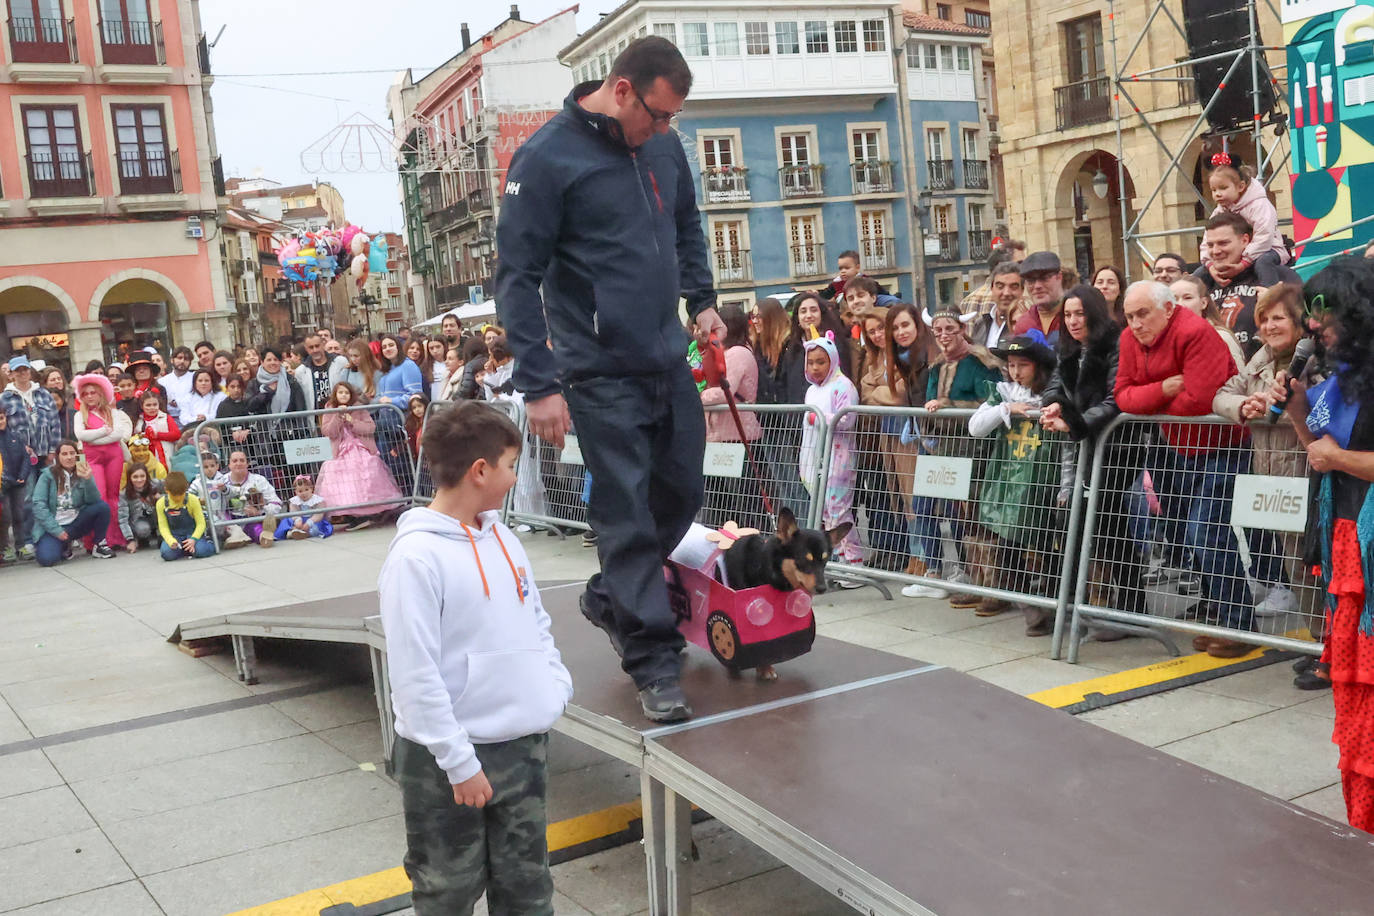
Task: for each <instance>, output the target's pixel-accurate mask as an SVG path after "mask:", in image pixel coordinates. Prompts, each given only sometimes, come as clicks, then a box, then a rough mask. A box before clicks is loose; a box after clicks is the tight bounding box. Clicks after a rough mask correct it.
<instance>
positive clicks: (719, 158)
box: [701, 136, 735, 171]
mask: <svg viewBox="0 0 1374 916" xmlns="http://www.w3.org/2000/svg"><path fill="white" fill-rule="evenodd" d="M701 162H702V165H704V166H705V167H706V168H707V170H708V171H709V170H711V169H727V168H729V169H732V168H734V166H735V138H734V137H729V136H725V137H702V138H701Z"/></svg>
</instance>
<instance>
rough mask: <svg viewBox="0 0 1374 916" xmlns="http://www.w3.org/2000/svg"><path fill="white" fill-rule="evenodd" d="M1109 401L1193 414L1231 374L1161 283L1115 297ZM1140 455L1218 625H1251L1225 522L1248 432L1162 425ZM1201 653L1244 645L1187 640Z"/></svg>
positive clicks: (1219, 350)
mask: <svg viewBox="0 0 1374 916" xmlns="http://www.w3.org/2000/svg"><path fill="white" fill-rule="evenodd" d="M1123 307H1124V310H1125V312H1126V325H1127V327H1126V330H1125V331H1123V332H1122V334H1121V353H1120V361H1119V364H1118V366H1117V373H1116V402H1117V404H1119V405H1120V407H1121V410H1122V411H1123V412H1124V413H1134V414H1155V415H1158V414H1164V415H1172V416H1178V417H1200V416H1206V415H1207V414H1210V413H1211V412H1212V398H1213V397H1214V396H1215V395H1216V393H1217V389H1219V388H1220V387H1221V386H1222V384H1223V383H1224V382H1225V381H1226V380H1227V379H1228V378H1230V377H1231V376H1232V375H1235V374H1236V365H1235V361H1234V360H1233V359H1232V358H1231V356H1230V353H1229V351H1228V350H1227V347H1226V344H1225V343H1223V342H1222V339H1221V337H1220V336H1219V335H1218V334H1217V332H1216V331H1215V330H1214V329H1213V328H1212V326H1211V325H1210V324H1208V323H1207V321H1206V319H1204V318H1201V317H1199V316H1198V315H1195V314H1194V313H1193V312H1191V311H1189V310H1188V309H1186V308H1180V307H1179V306H1177V305H1176V304H1175V303H1174V297H1173V294H1172V293H1170V292H1169V287H1167V286H1165V285H1164V284H1163V283H1156V282H1154V281H1153V280H1143V281H1141V282H1139V283H1132V284H1131V286H1130V287H1129V288H1128V289H1127V290H1126V297H1125V300H1124V303H1123ZM1159 431H1160V436H1161V437H1162V439H1163V441H1162V442H1159V443H1158V444H1157V445H1156V446H1155V447H1154V449H1152V450H1151V453H1150V457H1149V458H1147V459H1146V464H1147V469H1148V470H1149V471H1150V477H1151V479H1152V481H1153V483H1154V489H1155V493H1156V494H1157V495H1158V496H1159V502H1160V506H1161V507H1162V509H1163V511H1164V515H1165V517H1166V519H1168V520H1169V521H1171V522H1173V524H1174V525H1176V526H1179V527H1182V528H1183V532H1184V543H1185V544H1186V545H1187V546H1188V547H1189V548H1190V549H1191V550H1192V551H1193V555H1194V557H1195V558H1196V559H1197V562H1198V564H1199V565H1200V566H1201V573H1202V582H1203V590H1204V594H1205V595H1206V596H1207V598H1208V600H1210V601H1211V602H1212V604H1213V605H1214V608H1215V613H1216V614H1217V615H1218V617H1219V619H1218V620H1217V623H1218V624H1219V625H1220V626H1224V627H1228V628H1230V629H1234V630H1251V629H1253V628H1254V627H1253V619H1252V606H1253V604H1254V602H1253V599H1252V597H1251V594H1250V585H1249V582H1248V581H1247V580H1246V577H1245V567H1244V565H1243V564H1242V563H1241V560H1240V552H1239V550H1238V548H1237V544H1236V538H1235V532H1234V530H1233V529H1232V527H1231V524H1230V518H1231V499H1232V496H1233V494H1234V491H1235V481H1236V475H1237V474H1246V473H1249V471H1250V447H1249V438H1250V433H1249V431H1248V430H1246V429H1245V428H1244V427H1241V426H1232V425H1220V424H1215V425H1203V426H1199V425H1195V424H1194V425H1189V424H1182V423H1161V424H1160V426H1159ZM1193 646H1194V648H1196V649H1197V650H1198V651H1199V652H1203V651H1205V652H1206V653H1207V654H1208V655H1212V656H1214V657H1216V658H1238V657H1240V656H1242V655H1245V654H1246V653H1247V652H1249V651H1250V649H1251V647H1250V646H1249V645H1246V644H1245V643H1241V642H1236V641H1235V640H1230V639H1218V638H1215V637H1211V636H1199V637H1198V638H1197V639H1195V640H1193Z"/></svg>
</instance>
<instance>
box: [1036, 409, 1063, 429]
mask: <svg viewBox="0 0 1374 916" xmlns="http://www.w3.org/2000/svg"><path fill="white" fill-rule="evenodd" d="M1063 415H1064V405H1062V404H1046V405H1045V406H1044V407H1041V408H1040V425H1041V426H1044V427H1045V428H1046V429H1049V426H1046V423H1047V422H1048V421H1050V420H1058V419H1059V418H1060V417H1062V416H1063Z"/></svg>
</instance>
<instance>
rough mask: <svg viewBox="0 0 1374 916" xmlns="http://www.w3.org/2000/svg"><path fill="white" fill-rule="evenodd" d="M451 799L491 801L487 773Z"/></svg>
mask: <svg viewBox="0 0 1374 916" xmlns="http://www.w3.org/2000/svg"><path fill="white" fill-rule="evenodd" d="M559 397H560V398H561V397H562V396H561V395H560V396H559ZM453 801H454V802H455V803H456V804H459V805H471V806H472V807H474V808H481V807H482V806H483V805H485V804H486V803H487V802H489V801H491V783H489V782H487V774H486V773H483V772H482V771H481V770H478V771H477V775H475V776H470V777H469V778H467V779H465V780H463V781H462V782H460V783H458V785H456V786H454V787H453Z"/></svg>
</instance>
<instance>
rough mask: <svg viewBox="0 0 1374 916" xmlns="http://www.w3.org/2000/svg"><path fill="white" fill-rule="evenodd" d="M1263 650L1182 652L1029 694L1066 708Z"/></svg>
mask: <svg viewBox="0 0 1374 916" xmlns="http://www.w3.org/2000/svg"><path fill="white" fill-rule="evenodd" d="M1262 652H1263V650H1262V649H1255V651H1253V652H1250V653H1249V654H1247V655H1242V656H1241V657H1240V658H1213V657H1212V656H1210V655H1208V654H1207V653H1205V652H1199V653H1197V654H1195V655H1181V656H1179V657H1178V658H1169V659H1165V660H1164V661H1162V662H1156V663H1155V664H1153V665H1146V666H1145V667H1143V668H1131V669H1130V670H1128V671H1118V672H1117V673H1116V674H1104V675H1102V676H1101V677H1095V678H1092V679H1090V680H1086V681H1079V682H1078V683H1076V684H1065V685H1063V686H1062V687H1051V688H1050V689H1049V690H1042V691H1040V692H1039V693H1032V694H1029V695H1028V697H1029V699H1032V700H1035V701H1036V702H1037V703H1043V704H1044V705H1046V706H1049V707H1051V708H1053V709H1062V708H1063V707H1065V706H1072V705H1073V704H1075V703H1081V702H1083V700H1084V699H1086V698H1087V696H1088V695H1089V694H1094V693H1100V694H1103V695H1104V696H1110V695H1111V694H1114V693H1125V692H1126V691H1127V690H1135V689H1136V688H1138V687H1148V686H1150V685H1151V684H1158V683H1160V682H1161V681H1171V680H1173V679H1174V678H1179V677H1187V676H1188V675H1190V674H1198V673H1200V672H1202V671H1215V670H1216V669H1218V668H1225V667H1227V666H1229V665H1236V664H1239V663H1241V662H1246V661H1250V660H1251V659H1253V658H1258V657H1259V656H1260V654H1261V653H1262Z"/></svg>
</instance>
